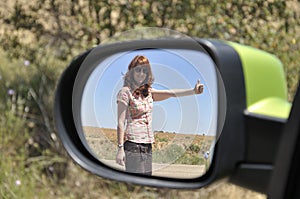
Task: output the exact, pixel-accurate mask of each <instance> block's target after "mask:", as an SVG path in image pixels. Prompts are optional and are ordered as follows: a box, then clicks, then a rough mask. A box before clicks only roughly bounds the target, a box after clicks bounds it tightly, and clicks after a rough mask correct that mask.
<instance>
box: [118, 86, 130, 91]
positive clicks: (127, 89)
mask: <svg viewBox="0 0 300 199" xmlns="http://www.w3.org/2000/svg"><path fill="white" fill-rule="evenodd" d="M119 92H130V88H129V87H128V86H123V87H122V88H121V89H120V91H119Z"/></svg>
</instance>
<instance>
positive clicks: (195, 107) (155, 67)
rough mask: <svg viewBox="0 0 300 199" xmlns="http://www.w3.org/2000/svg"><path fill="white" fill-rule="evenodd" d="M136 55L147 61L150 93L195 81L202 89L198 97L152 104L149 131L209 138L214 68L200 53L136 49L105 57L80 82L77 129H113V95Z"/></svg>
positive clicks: (214, 103) (214, 97)
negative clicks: (151, 81)
mask: <svg viewBox="0 0 300 199" xmlns="http://www.w3.org/2000/svg"><path fill="white" fill-rule="evenodd" d="M136 55H145V56H146V57H147V58H148V59H149V61H150V64H151V67H152V72H153V74H154V78H155V80H154V84H153V87H154V88H155V89H179V88H193V87H194V86H195V84H196V82H197V80H198V79H200V81H201V83H202V84H204V93H203V94H201V95H193V96H186V97H180V98H169V99H167V100H164V101H161V102H154V108H153V130H158V131H166V132H175V133H188V134H204V133H205V134H209V135H215V133H216V132H215V131H216V121H217V98H218V95H217V85H216V82H217V77H216V71H215V67H214V63H213V61H212V60H211V58H210V57H209V56H207V55H206V54H204V53H201V52H198V51H191V50H181V49H180V50H176V49H172V50H170V49H145V50H136V51H130V52H125V53H119V54H115V55H113V56H110V57H108V58H106V59H105V60H104V61H103V62H101V63H100V64H99V65H98V66H97V67H96V68H95V69H94V71H93V72H92V74H91V76H90V77H89V79H88V81H87V83H86V86H85V89H84V94H83V97H82V103H81V105H82V106H81V113H82V114H81V118H82V124H83V126H94V127H104V128H113V129H116V126H117V103H116V95H117V93H118V91H119V90H120V89H121V87H122V86H123V74H125V73H126V71H127V67H128V64H129V63H130V61H131V60H132V58H133V57H135V56H136ZM82 67H84V66H82Z"/></svg>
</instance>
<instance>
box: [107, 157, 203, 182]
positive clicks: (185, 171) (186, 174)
mask: <svg viewBox="0 0 300 199" xmlns="http://www.w3.org/2000/svg"><path fill="white" fill-rule="evenodd" d="M101 161H102V162H103V163H104V164H106V165H108V166H110V167H113V168H115V169H119V170H124V169H125V168H124V167H123V166H120V165H118V164H116V163H115V161H114V160H101ZM152 167H153V176H161V177H169V178H184V179H191V178H197V177H200V176H201V175H203V174H204V173H205V166H204V165H184V164H157V163H153V164H152Z"/></svg>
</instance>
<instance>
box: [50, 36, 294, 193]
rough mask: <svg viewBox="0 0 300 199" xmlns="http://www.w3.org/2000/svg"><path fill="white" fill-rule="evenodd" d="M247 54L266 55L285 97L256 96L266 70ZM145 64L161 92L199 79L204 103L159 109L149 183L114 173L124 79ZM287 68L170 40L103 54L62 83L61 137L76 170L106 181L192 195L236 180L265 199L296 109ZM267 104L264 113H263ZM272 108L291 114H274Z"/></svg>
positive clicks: (240, 49) (204, 44) (118, 169)
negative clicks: (138, 59) (143, 59)
mask: <svg viewBox="0 0 300 199" xmlns="http://www.w3.org/2000/svg"><path fill="white" fill-rule="evenodd" d="M245 53H246V55H247V54H248V55H249V53H250V54H251V56H254V57H257V55H260V56H261V57H260V58H259V59H256V61H257V63H258V62H260V61H262V60H264V61H266V60H267V61H269V62H268V63H267V65H272V66H270V68H271V69H270V68H269V69H266V71H268V70H270V71H272V75H271V76H272V77H273V78H275V79H274V80H275V81H277V84H279V85H280V89H279V90H280V92H277V91H276V92H275V93H273V92H272V90H271V91H269V90H268V92H264V88H263V87H260V88H259V89H260V90H261V93H260V95H257V94H256V93H255V92H254V91H253V88H255V86H254V87H253V85H254V84H253V80H254V78H253V74H254V73H253V71H256V72H257V70H261V68H254V69H253V68H252V66H253V65H254V64H253V63H249V60H247V59H248V58H247V56H246V55H245ZM140 54H143V55H146V56H147V57H149V60H150V64H151V66H152V70H153V71H152V72H153V74H154V77H155V81H154V83H153V85H152V86H153V88H155V89H157V90H170V89H175V88H176V89H178V88H179V89H185V88H193V87H194V84H195V83H196V81H197V79H200V82H201V83H202V84H203V85H204V91H203V93H202V94H201V95H193V96H188V97H182V98H174V99H168V100H167V101H162V102H154V108H153V132H154V135H155V142H154V144H153V149H152V150H153V151H152V171H153V172H152V175H151V176H149V175H144V174H141V173H132V172H126V171H125V170H124V167H122V166H120V165H117V164H116V163H115V158H116V154H117V151H118V143H117V141H118V139H117V125H118V121H117V118H118V111H117V103H116V102H117V94H118V91H119V90H120V89H121V88H122V86H123V85H124V83H123V81H124V79H123V76H122V74H123V75H125V74H126V72H127V69H128V68H127V66H128V64H129V63H130V61H131V60H132V59H133V58H134V57H135V56H136V55H140ZM251 56H250V57H251ZM280 64H281V62H280V61H278V59H277V58H275V57H274V56H271V55H270V54H267V53H265V52H262V51H259V50H257V49H253V48H250V47H245V46H242V45H239V44H235V43H230V42H224V41H218V40H208V39H198V38H196V39H191V38H188V39H187V38H174V37H171V38H170V37H168V38H160V39H141V40H132V41H126V42H114V43H112V44H106V45H100V46H98V47H96V48H93V49H91V50H88V51H87V52H85V53H83V54H81V55H80V56H78V57H77V58H75V59H74V60H73V62H72V63H71V64H70V65H69V67H68V68H67V69H66V71H65V72H64V73H63V75H62V77H61V80H60V82H59V85H58V87H57V91H56V99H55V119H56V125H57V130H58V134H59V137H60V138H61V140H62V143H63V145H64V147H65V149H66V150H67V152H68V153H69V155H70V156H71V157H72V158H73V160H74V161H75V162H77V163H78V164H79V165H80V166H82V167H83V168H84V169H86V170H88V171H90V172H92V173H94V174H96V175H98V176H101V177H104V178H108V179H112V180H118V181H123V182H130V183H135V184H141V185H148V186H158V187H169V188H185V189H186V188H200V187H203V186H205V185H207V184H209V183H211V182H213V181H215V180H217V179H220V178H224V177H229V179H230V181H232V182H234V183H236V184H239V185H242V186H245V187H249V188H252V189H254V190H257V191H261V192H265V191H266V187H267V185H268V181H269V178H270V173H271V172H272V169H273V167H272V165H273V160H274V157H275V153H274V151H276V147H275V146H274V144H276V143H278V141H279V137H280V133H281V128H282V126H283V125H284V123H285V121H286V117H287V116H286V115H288V113H289V108H290V105H289V103H288V102H287V100H286V99H285V97H284V93H285V92H286V90H285V86H286V85H285V80H284V79H282V77H281V76H282V72H283V70H282V68H281V65H280ZM272 67H275V72H274V71H273V69H274V68H272ZM262 75H263V74H262ZM261 81H263V80H261ZM263 83H264V84H265V85H270V86H271V85H272V84H271V83H268V82H263ZM225 90H226V94H225ZM169 100H170V101H169ZM264 100H266V101H267V102H265V103H262V104H264V105H267V106H258V105H257V104H260V103H261V102H262V101H264ZM168 101H169V103H168ZM272 104H273V105H274V104H277V105H279V106H280V107H283V108H282V110H284V111H285V114H282V115H281V114H279V115H278V114H274V113H272V112H271V111H270V108H268V106H269V107H270V106H271V105H272ZM252 105H253V106H252ZM254 105H256V106H254ZM225 116H226V117H225ZM270 132H272V134H271V133H270ZM254 145H255V146H256V147H254ZM266 145H267V146H268V147H269V148H268V149H267V150H263V151H262V152H261V153H260V154H257V153H256V152H257V150H261V149H264V147H265V146H266ZM257 176H260V179H261V181H260V183H256V182H255V181H256V177H257Z"/></svg>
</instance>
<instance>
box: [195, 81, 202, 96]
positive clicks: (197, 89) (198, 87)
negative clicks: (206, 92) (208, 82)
mask: <svg viewBox="0 0 300 199" xmlns="http://www.w3.org/2000/svg"><path fill="white" fill-rule="evenodd" d="M203 88H204V85H203V84H200V80H198V81H197V84H196V85H195V88H194V91H195V94H201V93H203Z"/></svg>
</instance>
